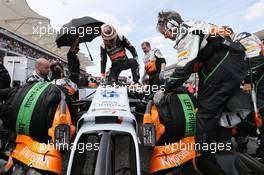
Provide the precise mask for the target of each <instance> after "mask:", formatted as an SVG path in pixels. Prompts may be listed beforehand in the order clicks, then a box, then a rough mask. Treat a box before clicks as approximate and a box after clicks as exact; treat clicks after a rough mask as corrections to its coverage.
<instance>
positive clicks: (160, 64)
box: [141, 41, 166, 88]
mask: <svg viewBox="0 0 264 175" xmlns="http://www.w3.org/2000/svg"><path fill="white" fill-rule="evenodd" d="M141 48H142V50H143V52H144V53H145V55H144V57H143V61H144V64H145V71H144V75H143V77H142V83H145V79H146V76H147V75H148V77H149V85H150V86H154V85H156V86H158V87H159V88H160V86H161V85H163V84H164V78H165V77H164V76H165V75H164V70H165V66H166V60H165V58H164V56H163V55H162V53H161V51H160V50H159V49H157V48H151V45H150V43H149V42H148V41H144V42H143V43H142V44H141Z"/></svg>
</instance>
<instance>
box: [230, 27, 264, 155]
mask: <svg viewBox="0 0 264 175" xmlns="http://www.w3.org/2000/svg"><path fill="white" fill-rule="evenodd" d="M234 41H238V42H240V43H241V44H242V45H243V46H244V47H245V48H246V55H247V57H248V59H249V62H250V68H251V71H248V74H247V76H246V78H245V80H244V90H245V91H247V92H248V93H250V92H251V90H252V87H251V83H253V84H254V85H255V91H256V97H257V107H258V109H259V113H260V116H261V117H262V120H264V46H263V43H262V42H261V41H260V39H259V38H258V37H257V36H255V35H254V34H250V33H247V32H242V33H239V34H237V35H235V36H234ZM251 73H252V80H251ZM251 81H252V82H251ZM246 127H247V126H244V127H242V128H241V130H243V131H241V130H240V131H239V132H238V134H239V135H240V136H247V134H248V132H250V131H248V130H249V128H250V127H247V128H246ZM259 131H260V135H259V140H260V145H259V148H258V149H257V154H258V155H259V156H261V158H264V126H263V125H262V126H261V128H259ZM241 132H242V133H241ZM245 144H246V143H245Z"/></svg>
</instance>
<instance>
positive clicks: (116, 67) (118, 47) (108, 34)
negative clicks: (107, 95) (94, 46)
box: [100, 24, 140, 83]
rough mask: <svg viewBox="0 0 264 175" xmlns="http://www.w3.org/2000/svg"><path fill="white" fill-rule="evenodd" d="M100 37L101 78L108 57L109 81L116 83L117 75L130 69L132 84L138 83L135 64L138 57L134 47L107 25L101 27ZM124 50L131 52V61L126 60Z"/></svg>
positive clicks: (136, 64) (103, 75)
mask: <svg viewBox="0 0 264 175" xmlns="http://www.w3.org/2000/svg"><path fill="white" fill-rule="evenodd" d="M101 36H102V39H103V43H102V44H101V47H100V53H101V76H102V77H105V69H106V63H107V55H108V56H109V58H110V60H111V62H112V66H111V68H110V73H109V80H110V81H118V77H119V74H120V73H121V72H122V71H123V70H127V69H131V71H132V76H133V81H134V83H138V81H139V78H140V75H139V67H138V62H137V57H138V55H137V52H136V49H135V47H134V46H132V45H131V43H130V42H129V41H128V39H127V38H126V37H125V36H123V35H118V34H117V32H116V29H115V28H114V27H113V26H111V25H109V24H104V25H102V26H101ZM126 49H128V50H129V51H130V52H131V54H132V56H133V59H128V57H127V54H126Z"/></svg>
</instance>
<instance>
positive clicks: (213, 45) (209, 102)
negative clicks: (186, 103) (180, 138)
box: [154, 11, 248, 152]
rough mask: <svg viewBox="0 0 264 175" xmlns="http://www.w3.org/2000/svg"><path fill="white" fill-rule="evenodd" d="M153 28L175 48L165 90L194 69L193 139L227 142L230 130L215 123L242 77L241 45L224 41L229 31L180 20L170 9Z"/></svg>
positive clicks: (159, 94) (244, 65) (156, 99)
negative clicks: (196, 81)
mask: <svg viewBox="0 0 264 175" xmlns="http://www.w3.org/2000/svg"><path fill="white" fill-rule="evenodd" d="M157 30H158V31H159V32H160V33H161V34H163V35H164V36H165V38H169V39H171V40H174V41H176V45H175V49H176V50H177V51H178V56H177V59H178V63H177V66H178V67H177V68H176V69H175V71H174V72H173V74H172V75H171V77H170V78H169V80H168V81H167V82H166V83H165V92H168V91H170V90H171V89H173V88H175V87H179V86H181V85H182V84H183V83H184V82H185V81H186V80H188V79H189V77H190V75H191V74H192V73H193V72H197V71H198V75H199V87H198V88H199V92H198V104H197V105H198V111H197V119H196V120H197V121H196V137H195V139H196V142H197V143H200V144H203V143H216V142H229V141H230V139H231V130H230V129H226V128H222V127H220V126H219V125H218V122H219V118H220V116H221V114H222V112H223V111H224V108H225V103H226V102H227V101H228V99H229V97H230V96H231V95H232V93H233V92H235V91H236V90H237V89H238V88H239V87H240V84H241V82H242V81H243V80H244V78H245V76H246V73H247V69H248V66H247V62H246V61H245V52H244V49H245V48H244V47H243V46H242V45H241V44H240V43H235V42H232V41H231V40H228V37H226V36H227V35H228V33H229V32H228V31H223V30H222V29H221V27H217V26H215V25H212V24H209V23H206V22H198V21H183V20H182V18H181V16H180V15H179V14H178V13H177V12H174V11H169V12H164V11H163V12H160V13H159V15H158V24H157ZM163 96H164V92H162V91H158V92H157V93H156V94H155V96H154V102H155V103H158V102H159V100H160V99H161V98H162V97H163ZM198 151H199V150H198ZM200 151H204V152H208V150H200ZM209 152H210V150H209Z"/></svg>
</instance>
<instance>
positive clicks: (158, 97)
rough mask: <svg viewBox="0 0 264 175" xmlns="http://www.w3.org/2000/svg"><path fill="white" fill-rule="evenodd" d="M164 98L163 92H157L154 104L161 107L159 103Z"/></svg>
mask: <svg viewBox="0 0 264 175" xmlns="http://www.w3.org/2000/svg"><path fill="white" fill-rule="evenodd" d="M163 97H164V92H163V91H161V90H159V91H158V92H156V93H155V95H154V98H153V101H154V104H156V105H159V102H160V100H161V99H162V98H163Z"/></svg>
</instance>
